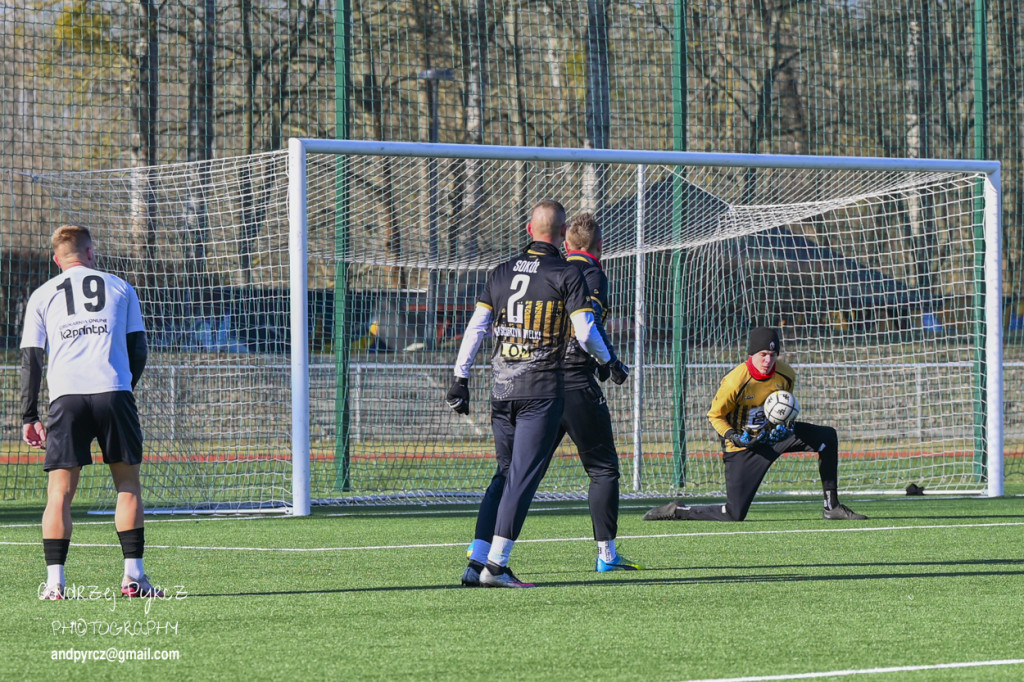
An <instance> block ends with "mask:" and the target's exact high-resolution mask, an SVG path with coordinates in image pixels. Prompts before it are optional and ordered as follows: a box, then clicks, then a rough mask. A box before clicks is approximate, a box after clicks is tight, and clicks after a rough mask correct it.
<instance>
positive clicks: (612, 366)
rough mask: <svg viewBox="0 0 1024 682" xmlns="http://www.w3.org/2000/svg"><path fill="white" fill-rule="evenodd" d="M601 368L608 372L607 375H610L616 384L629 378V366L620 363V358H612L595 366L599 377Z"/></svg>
mask: <svg viewBox="0 0 1024 682" xmlns="http://www.w3.org/2000/svg"><path fill="white" fill-rule="evenodd" d="M602 369H604V370H605V371H606V372H608V376H610V377H611V379H612V381H613V382H614V383H616V384H620V385H621V384H623V383H625V382H626V379H628V378H629V367H626V366H625V365H624V364H622V360H619V359H618V358H612V359H611V360H610V361H609V362H608V364H607V365H604V366H603V367H598V368H597V372H598V374H597V376H598V378H599V379H600V378H601V370H602ZM602 381H604V379H602Z"/></svg>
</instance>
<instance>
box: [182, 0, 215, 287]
mask: <svg viewBox="0 0 1024 682" xmlns="http://www.w3.org/2000/svg"><path fill="white" fill-rule="evenodd" d="M199 2H200V4H199V6H198V7H196V19H195V35H194V37H193V40H192V44H191V46H190V55H189V67H190V68H189V83H188V143H187V144H188V161H189V162H190V163H195V162H200V171H199V174H198V179H199V184H198V186H192V187H190V190H189V198H188V204H187V206H186V209H185V210H186V215H185V224H186V225H188V228H189V231H190V232H191V234H192V253H193V257H194V259H195V260H194V264H195V268H196V271H197V272H204V271H205V270H206V246H207V244H206V242H207V240H208V239H209V234H208V232H209V218H208V216H207V215H206V193H207V188H208V187H209V183H210V168H209V164H208V163H205V162H207V161H209V160H210V159H211V158H212V157H213V51H214V45H215V40H216V25H217V6H216V0H199Z"/></svg>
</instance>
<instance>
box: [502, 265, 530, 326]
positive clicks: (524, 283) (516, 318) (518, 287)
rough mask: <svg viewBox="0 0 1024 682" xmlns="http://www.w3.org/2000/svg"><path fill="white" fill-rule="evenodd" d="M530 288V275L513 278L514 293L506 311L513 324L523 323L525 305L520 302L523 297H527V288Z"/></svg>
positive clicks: (510, 297)
mask: <svg viewBox="0 0 1024 682" xmlns="http://www.w3.org/2000/svg"><path fill="white" fill-rule="evenodd" d="M528 286H530V276H529V275H516V276H515V277H513V278H512V286H510V287H509V288H510V289H512V291H513V293H512V295H511V296H509V297H508V303H506V304H505V309H506V311H507V315H508V321H509V322H511V323H512V324H522V323H523V304H522V303H520V302H519V299H521V298H522V297H523V296H526V287H528Z"/></svg>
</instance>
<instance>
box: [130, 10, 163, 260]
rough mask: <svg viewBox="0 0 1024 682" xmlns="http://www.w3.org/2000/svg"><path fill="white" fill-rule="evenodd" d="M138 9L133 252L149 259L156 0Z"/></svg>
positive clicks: (152, 207) (155, 101)
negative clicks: (140, 32)
mask: <svg viewBox="0 0 1024 682" xmlns="http://www.w3.org/2000/svg"><path fill="white" fill-rule="evenodd" d="M138 11H139V14H140V24H141V27H142V34H141V36H140V37H139V40H138V42H137V43H136V46H135V47H136V49H135V60H134V61H135V65H136V78H135V80H134V81H133V82H132V93H131V102H132V120H133V122H134V124H135V130H134V131H133V132H132V148H131V165H132V168H133V169H135V170H134V171H133V172H132V174H131V229H132V245H131V252H132V256H133V257H135V258H138V259H141V260H149V258H150V257H151V251H152V247H153V244H154V241H155V235H154V233H153V220H154V217H155V197H154V194H153V187H152V181H151V179H150V176H149V170H148V167H149V166H154V165H156V149H157V147H156V120H157V106H158V99H157V92H158V91H157V84H158V82H159V80H158V72H159V59H160V52H159V42H158V38H159V36H158V26H157V9H156V7H155V5H154V0H139V6H138Z"/></svg>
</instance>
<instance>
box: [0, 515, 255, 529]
mask: <svg viewBox="0 0 1024 682" xmlns="http://www.w3.org/2000/svg"><path fill="white" fill-rule="evenodd" d="M266 518H273V517H267V516H204V517H203V518H198V519H197V518H187V519H159V518H158V519H152V518H147V519H146V524H147V525H148V524H150V523H186V522H192V523H199V522H200V521H204V522H205V521H251V520H253V519H266ZM112 523H114V519H113V518H112V517H111V518H110V520H108V521H75V522H74V525H75V526H109V525H110V524H112ZM39 526H40V523H39V522H36V523H3V524H0V528H39Z"/></svg>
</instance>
